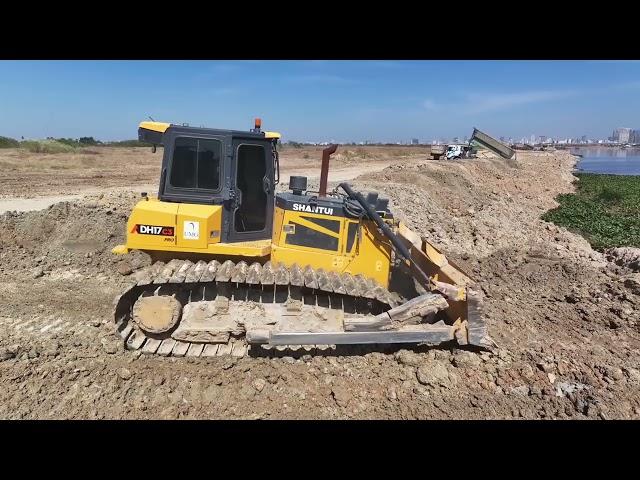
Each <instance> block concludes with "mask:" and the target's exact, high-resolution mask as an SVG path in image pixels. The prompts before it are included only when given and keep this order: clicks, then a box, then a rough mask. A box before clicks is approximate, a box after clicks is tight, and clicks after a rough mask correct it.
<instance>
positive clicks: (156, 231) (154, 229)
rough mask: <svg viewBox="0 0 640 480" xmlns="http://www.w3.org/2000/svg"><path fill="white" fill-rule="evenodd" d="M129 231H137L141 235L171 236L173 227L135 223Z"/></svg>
mask: <svg viewBox="0 0 640 480" xmlns="http://www.w3.org/2000/svg"><path fill="white" fill-rule="evenodd" d="M131 233H139V234H141V235H162V236H165V237H173V227H162V226H159V225H142V224H137V225H135V226H134V227H133V229H132V230H131Z"/></svg>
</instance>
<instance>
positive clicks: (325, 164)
mask: <svg viewBox="0 0 640 480" xmlns="http://www.w3.org/2000/svg"><path fill="white" fill-rule="evenodd" d="M337 149H338V145H329V146H328V147H327V148H325V149H324V150H322V168H321V169H320V191H319V192H318V196H319V197H326V196H327V176H328V175H329V157H330V156H331V155H332V154H333V153H335V151H336V150H337Z"/></svg>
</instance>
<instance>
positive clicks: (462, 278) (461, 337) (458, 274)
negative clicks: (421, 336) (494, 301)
mask: <svg viewBox="0 0 640 480" xmlns="http://www.w3.org/2000/svg"><path fill="white" fill-rule="evenodd" d="M397 235H398V237H399V238H400V240H401V241H402V242H403V243H404V244H405V246H406V247H407V248H409V251H410V253H411V265H412V266H413V265H417V266H418V267H419V268H420V269H421V270H422V271H423V272H425V273H426V274H427V275H428V276H429V277H430V282H429V284H427V283H426V282H425V281H423V280H422V277H421V276H420V275H416V276H415V278H416V279H417V280H418V281H419V282H420V283H421V285H422V286H423V287H424V288H425V289H426V290H427V291H432V290H436V291H438V292H440V293H442V295H443V296H444V297H445V298H446V300H447V303H448V305H449V307H448V308H447V309H445V310H444V313H445V314H446V316H447V317H448V319H449V321H450V322H449V323H452V324H459V325H460V328H459V329H458V330H457V331H456V340H457V341H458V343H459V344H461V345H466V344H469V345H475V346H478V347H483V348H491V347H494V346H495V342H494V341H493V340H492V339H491V337H490V336H489V334H488V332H487V325H486V323H485V320H484V318H483V317H482V295H481V294H480V291H479V289H478V288H477V286H476V285H475V282H474V281H473V280H472V279H471V278H470V277H469V276H468V275H467V274H465V273H464V272H463V271H462V270H461V269H460V268H459V267H457V266H456V265H455V264H454V263H452V262H451V261H449V260H448V259H447V258H446V257H445V255H444V254H443V253H442V252H441V251H440V250H438V249H437V248H436V247H434V246H433V245H432V244H431V243H429V242H428V241H427V240H426V239H425V238H422V237H420V235H418V234H417V233H415V232H413V231H412V230H410V229H409V228H408V227H407V226H406V225H405V224H404V223H402V222H400V224H399V226H398V231H397Z"/></svg>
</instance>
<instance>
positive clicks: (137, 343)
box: [114, 259, 403, 357]
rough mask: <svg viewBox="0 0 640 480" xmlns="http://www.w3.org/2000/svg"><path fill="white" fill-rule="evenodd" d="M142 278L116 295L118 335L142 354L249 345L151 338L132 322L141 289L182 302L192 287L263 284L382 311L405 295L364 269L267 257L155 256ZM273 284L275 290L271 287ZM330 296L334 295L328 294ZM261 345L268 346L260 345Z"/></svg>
mask: <svg viewBox="0 0 640 480" xmlns="http://www.w3.org/2000/svg"><path fill="white" fill-rule="evenodd" d="M138 278H141V279H140V280H138V281H137V282H135V283H133V284H132V285H130V286H129V287H128V288H127V289H126V290H125V291H124V292H123V293H122V294H121V295H120V296H118V297H116V302H115V303H116V307H115V315H114V316H115V323H116V331H117V333H118V335H119V336H120V337H121V338H122V339H123V341H124V344H125V346H126V348H127V349H129V350H141V351H142V353H145V354H158V355H162V356H179V357H182V356H188V357H189V356H191V357H199V356H226V355H231V356H235V357H243V356H244V355H246V354H247V352H248V350H249V345H247V344H246V342H245V341H244V339H242V338H235V337H232V338H231V340H230V341H229V343H228V344H202V343H188V342H180V341H176V340H174V339H171V338H167V339H164V340H163V339H161V338H153V336H152V335H149V334H146V333H145V332H143V331H142V330H141V329H139V328H138V326H137V325H136V324H135V322H133V321H131V315H132V308H133V304H134V303H135V301H136V300H137V299H138V298H139V297H140V296H142V295H143V294H145V293H146V294H147V295H148V294H151V292H158V291H159V290H160V291H161V293H162V294H168V295H170V294H173V293H176V296H177V297H178V296H181V297H182V298H181V300H182V302H181V303H183V307H184V305H186V303H187V302H189V301H192V295H193V293H194V292H200V291H201V289H202V288H203V287H204V289H205V291H206V288H207V286H210V287H211V286H214V285H215V289H216V291H226V292H227V294H228V293H231V294H233V292H235V291H240V290H241V289H246V288H251V287H254V289H255V287H256V286H261V287H262V290H263V291H264V292H267V294H268V295H271V291H273V292H274V294H275V292H277V291H280V292H281V293H282V292H283V291H285V290H286V293H287V295H289V293H290V291H291V290H292V289H294V288H296V289H297V290H299V291H301V292H302V294H303V295H305V296H306V297H307V298H308V297H309V295H311V296H315V297H316V298H315V299H314V302H317V304H318V305H320V298H321V297H322V300H323V302H324V303H326V300H328V301H329V302H331V303H332V304H333V303H335V301H336V299H337V300H339V301H340V302H343V301H344V299H350V300H351V301H352V302H353V304H354V305H355V304H356V303H358V302H363V301H365V302H366V300H369V301H372V300H373V301H376V302H377V303H378V305H377V306H378V307H379V308H380V309H381V310H382V311H384V310H388V309H389V308H392V307H394V306H396V305H399V304H401V303H402V302H403V299H402V298H401V297H400V296H399V295H398V294H396V293H391V292H389V291H388V290H387V289H386V288H384V287H382V286H381V285H379V284H378V283H376V282H375V281H374V280H373V279H370V278H366V277H363V276H362V275H356V276H353V275H350V274H348V273H342V274H337V273H335V272H327V271H324V270H323V269H317V270H314V269H313V268H311V267H309V266H305V267H300V266H298V265H296V264H294V265H292V266H291V267H285V266H284V265H272V264H271V262H267V263H265V264H264V265H261V264H259V263H257V262H256V263H252V264H251V265H248V264H247V263H246V262H244V261H240V262H238V263H234V262H232V261H231V260H227V261H225V262H224V263H222V264H221V263H220V262H218V261H217V260H212V261H210V262H208V263H207V262H205V261H202V260H201V261H199V262H197V263H193V262H191V261H190V260H177V259H174V260H171V261H169V262H167V263H166V264H165V263H164V262H156V263H154V264H153V265H151V266H150V267H148V268H146V269H145V270H143V271H142V272H141V274H140V273H139V274H138ZM271 289H273V290H271ZM332 298H333V299H334V300H333V301H332V300H331V299H332ZM261 348H263V349H266V348H265V347H264V346H262V347H261ZM274 348H275V349H276V350H279V351H282V350H287V349H290V350H293V351H296V350H299V349H303V350H305V351H308V352H313V350H314V347H310V346H309V345H305V346H301V345H295V346H293V345H292V346H287V347H274ZM316 348H318V349H320V350H325V349H326V348H334V347H333V346H329V345H319V346H316Z"/></svg>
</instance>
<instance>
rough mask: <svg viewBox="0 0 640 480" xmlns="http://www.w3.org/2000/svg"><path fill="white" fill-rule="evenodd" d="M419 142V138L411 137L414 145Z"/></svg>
mask: <svg viewBox="0 0 640 480" xmlns="http://www.w3.org/2000/svg"><path fill="white" fill-rule="evenodd" d="M418 143H420V142H419V141H418V139H417V138H412V139H411V144H412V145H418Z"/></svg>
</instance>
